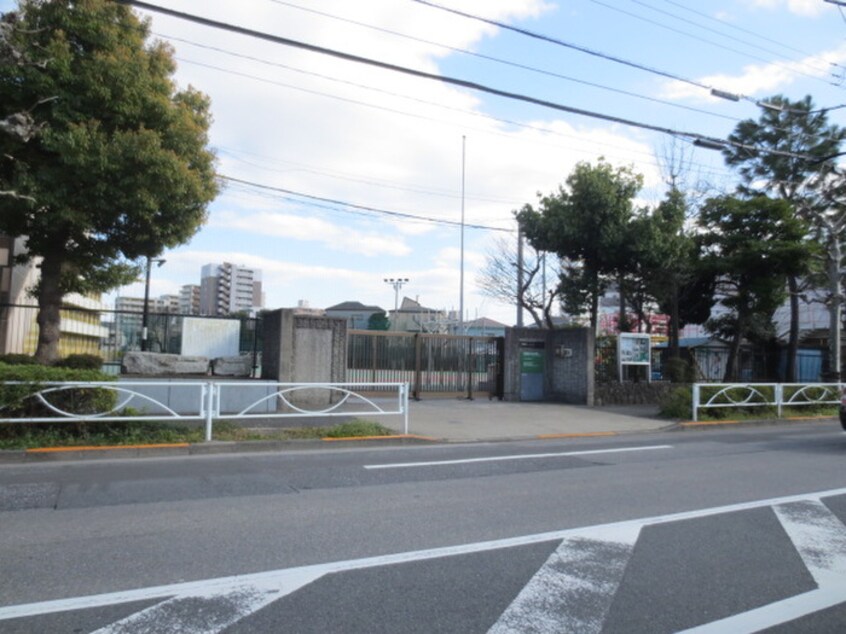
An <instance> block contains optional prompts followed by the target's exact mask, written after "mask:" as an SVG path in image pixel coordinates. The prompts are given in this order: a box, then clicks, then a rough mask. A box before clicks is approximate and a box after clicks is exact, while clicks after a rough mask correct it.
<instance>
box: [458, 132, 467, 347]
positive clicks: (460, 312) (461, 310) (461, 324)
mask: <svg viewBox="0 0 846 634" xmlns="http://www.w3.org/2000/svg"><path fill="white" fill-rule="evenodd" d="M466 145H467V137H466V136H464V135H462V136H461V282H460V286H461V292H460V294H459V300H458V315H459V317H458V327H459V332H461V333H463V332H464V164H465V148H466Z"/></svg>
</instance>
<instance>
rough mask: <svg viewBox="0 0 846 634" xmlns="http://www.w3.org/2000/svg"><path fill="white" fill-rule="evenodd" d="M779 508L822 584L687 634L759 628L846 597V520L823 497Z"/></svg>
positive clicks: (776, 508)
mask: <svg viewBox="0 0 846 634" xmlns="http://www.w3.org/2000/svg"><path fill="white" fill-rule="evenodd" d="M820 497H827V496H820ZM773 511H775V514H776V516H777V517H778V519H779V521H780V522H781V524H782V526H783V527H784V530H785V532H787V536H788V537H790V540H791V541H792V542H793V545H794V546H795V547H796V551H797V552H798V553H799V556H800V557H802V562H803V563H804V564H805V566H806V567H807V568H808V571H809V572H810V573H811V575H812V576H813V577H814V581H816V582H817V585H818V586H819V588H818V589H817V590H812V591H810V592H805V593H803V594H799V595H796V596H793V597H789V598H787V599H784V600H782V601H776V602H774V603H770V604H768V605H765V606H762V607H760V608H756V609H754V610H749V611H748V612H743V613H741V614H736V615H734V616H730V617H726V618H724V619H720V620H719V621H714V622H712V623H707V624H705V625H702V626H699V627H694V628H691V629H689V630H685V634H692V633H694V632H695V633H696V634H722V633H723V632H758V631H760V630H763V629H766V628H770V627H775V626H777V625H781V624H783V623H787V622H788V621H792V620H794V619H798V618H801V617H803V616H807V615H809V614H813V613H814V612H818V611H820V610H824V609H826V608H830V607H833V606H835V605H839V604H841V603H846V526H844V525H843V523H842V522H841V521H840V520H839V519H838V518H837V516H836V515H834V513H832V512H831V511H830V510H829V509H828V507H826V506H825V504H823V503H822V502H821V501H820V500H819V499H816V500H796V501H792V502H783V503H781V504H776V505H773Z"/></svg>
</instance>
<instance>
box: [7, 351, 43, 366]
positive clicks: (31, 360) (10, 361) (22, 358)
mask: <svg viewBox="0 0 846 634" xmlns="http://www.w3.org/2000/svg"><path fill="white" fill-rule="evenodd" d="M0 363H5V364H6V365H40V364H39V363H38V361H36V360H35V357H32V356H30V355H28V354H0Z"/></svg>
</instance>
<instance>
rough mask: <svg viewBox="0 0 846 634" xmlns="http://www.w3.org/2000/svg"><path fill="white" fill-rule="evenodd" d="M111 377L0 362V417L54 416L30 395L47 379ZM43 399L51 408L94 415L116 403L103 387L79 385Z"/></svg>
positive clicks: (109, 377) (74, 379) (71, 370)
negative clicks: (45, 399)
mask: <svg viewBox="0 0 846 634" xmlns="http://www.w3.org/2000/svg"><path fill="white" fill-rule="evenodd" d="M114 380H115V377H113V376H110V375H108V374H104V373H102V372H100V371H97V370H76V369H71V368H58V367H50V366H44V365H8V364H4V363H0V417H2V418H34V417H45V416H55V415H56V413H55V412H53V411H52V410H51V409H50V408H49V407H47V406H45V405H44V404H43V403H41V402H40V401H39V400H38V399H37V398H33V395H34V394H35V393H36V392H38V391H39V390H41V389H42V388H43V384H44V383H47V382H65V381H114ZM10 382H16V383H15V384H11V383H10ZM18 382H19V383H18ZM45 398H47V400H48V401H49V402H50V403H51V404H52V405H53V406H54V407H56V408H58V409H60V410H63V411H66V412H71V413H74V414H95V413H99V412H105V411H108V410H110V409H112V408H113V407H114V406H115V403H116V402H117V393H116V392H114V391H112V390H108V389H103V388H90V387H80V388H73V389H66V390H59V391H56V392H53V393H51V394H50V395H49V396H48V397H45Z"/></svg>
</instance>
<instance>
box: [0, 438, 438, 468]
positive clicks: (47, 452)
mask: <svg viewBox="0 0 846 634" xmlns="http://www.w3.org/2000/svg"><path fill="white" fill-rule="evenodd" d="M353 441H355V442H357V443H360V446H362V445H363V446H373V447H376V446H384V445H385V444H396V445H410V444H429V443H437V442H442V441H441V440H439V439H437V438H430V437H428V436H416V435H413V434H407V435H405V434H401V435H396V436H351V437H347V438H321V439H314V440H311V439H309V440H299V439H294V440H248V441H211V442H203V443H194V444H192V443H172V444H151V445H99V446H79V447H74V446H71V447H36V448H30V449H11V450H0V464H15V463H32V462H60V461H71V460H103V459H106V460H108V459H113V458H158V457H170V456H205V455H218V454H230V453H231V454H235V453H260V452H271V451H286V450H287V451H292V450H294V451H296V450H307V449H316V448H326V447H331V446H333V445H335V446H341V444H339V443H346V442H353Z"/></svg>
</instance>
